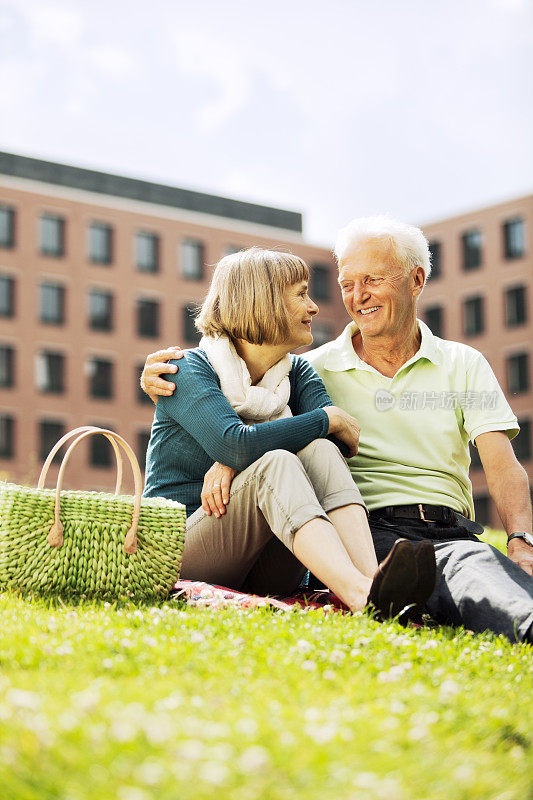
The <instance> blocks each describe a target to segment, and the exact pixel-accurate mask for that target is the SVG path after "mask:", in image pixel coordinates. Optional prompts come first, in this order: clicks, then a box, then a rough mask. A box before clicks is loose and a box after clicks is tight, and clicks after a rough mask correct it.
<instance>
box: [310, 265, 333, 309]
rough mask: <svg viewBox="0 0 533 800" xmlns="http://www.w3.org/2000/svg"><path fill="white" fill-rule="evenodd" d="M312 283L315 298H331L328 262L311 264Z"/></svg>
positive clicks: (311, 289) (311, 290)
mask: <svg viewBox="0 0 533 800" xmlns="http://www.w3.org/2000/svg"><path fill="white" fill-rule="evenodd" d="M310 283H311V285H310V294H311V297H312V298H313V300H326V301H327V300H331V287H330V269H329V267H328V265H327V264H312V265H311V282H310Z"/></svg>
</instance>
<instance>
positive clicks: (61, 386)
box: [35, 350, 65, 394]
mask: <svg viewBox="0 0 533 800" xmlns="http://www.w3.org/2000/svg"><path fill="white" fill-rule="evenodd" d="M35 383H36V385H37V388H38V389H39V391H40V392H45V393H47V394H61V393H62V392H64V391H65V356H64V355H63V354H62V353H51V352H49V351H48V350H43V351H41V352H40V353H38V354H37V357H36V361H35Z"/></svg>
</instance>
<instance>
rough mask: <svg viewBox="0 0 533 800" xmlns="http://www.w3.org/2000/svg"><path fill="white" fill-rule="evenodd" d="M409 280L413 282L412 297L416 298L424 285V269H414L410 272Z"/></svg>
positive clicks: (419, 267)
mask: <svg viewBox="0 0 533 800" xmlns="http://www.w3.org/2000/svg"><path fill="white" fill-rule="evenodd" d="M411 280H412V282H413V296H414V297H418V296H419V295H420V294H421V292H422V289H423V288H424V284H425V283H426V272H425V270H424V267H421V266H418V267H416V268H415V269H414V270H413V272H412V277H411Z"/></svg>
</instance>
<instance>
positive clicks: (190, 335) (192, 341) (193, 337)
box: [182, 303, 202, 345]
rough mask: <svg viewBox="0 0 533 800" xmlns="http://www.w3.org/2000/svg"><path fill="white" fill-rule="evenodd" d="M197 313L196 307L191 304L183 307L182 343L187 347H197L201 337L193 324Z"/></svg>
mask: <svg viewBox="0 0 533 800" xmlns="http://www.w3.org/2000/svg"><path fill="white" fill-rule="evenodd" d="M197 312H198V309H197V307H196V306H195V305H193V304H192V303H189V305H186V306H183V309H182V315H183V341H184V343H185V344H187V345H197V344H198V342H199V341H200V339H201V336H202V334H201V333H200V331H199V330H197V328H196V326H195V324H194V320H195V318H196V314H197Z"/></svg>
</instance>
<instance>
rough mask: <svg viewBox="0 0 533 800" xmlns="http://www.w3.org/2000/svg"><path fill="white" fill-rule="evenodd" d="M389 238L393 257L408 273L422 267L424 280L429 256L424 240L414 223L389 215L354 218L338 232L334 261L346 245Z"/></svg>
mask: <svg viewBox="0 0 533 800" xmlns="http://www.w3.org/2000/svg"><path fill="white" fill-rule="evenodd" d="M384 240H388V242H390V244H391V245H392V247H393V249H394V252H395V255H396V258H397V260H398V262H399V264H401V265H402V266H403V268H404V269H405V272H406V273H409V272H410V271H411V270H412V269H414V268H415V267H423V268H424V272H425V273H426V280H427V279H428V278H429V276H430V275H431V256H430V252H429V246H428V243H427V239H426V237H425V236H424V234H423V233H422V231H421V230H420V228H416V227H415V226H414V225H407V224H406V223H405V222H400V221H399V220H397V219H392V217H387V216H379V217H359V218H358V219H353V220H352V221H351V222H349V223H348V225H346V226H345V227H344V228H342V230H340V231H339V233H338V234H337V241H336V242H335V257H336V258H337V262H339V261H340V260H341V258H342V254H343V253H344V251H345V250H346V249H347V248H348V247H353V246H354V245H358V244H363V243H364V242H369V241H381V242H383V241H384Z"/></svg>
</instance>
